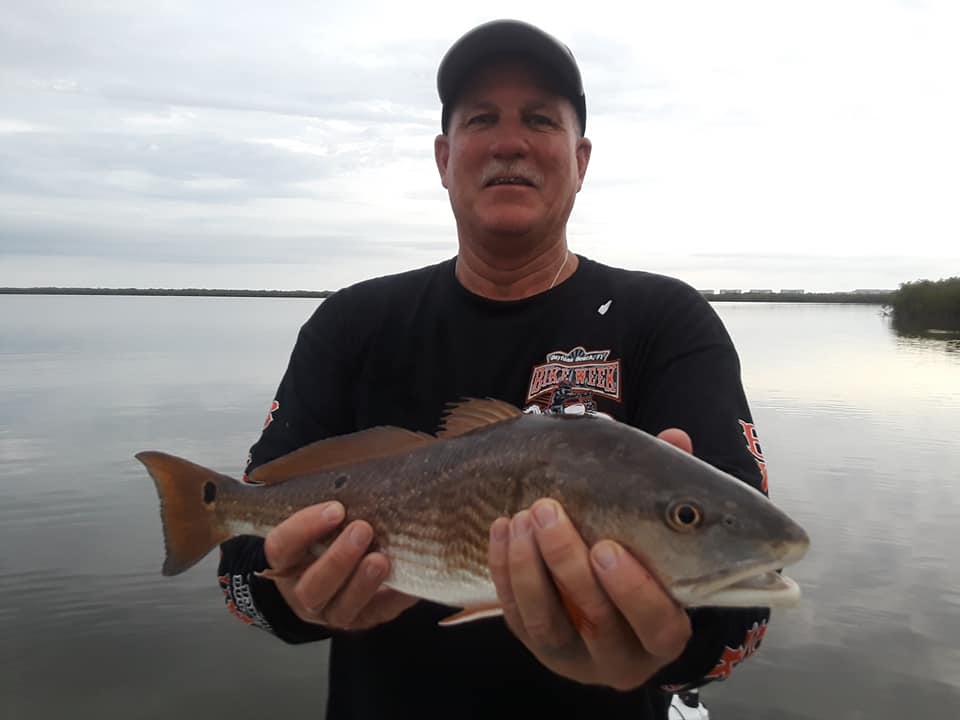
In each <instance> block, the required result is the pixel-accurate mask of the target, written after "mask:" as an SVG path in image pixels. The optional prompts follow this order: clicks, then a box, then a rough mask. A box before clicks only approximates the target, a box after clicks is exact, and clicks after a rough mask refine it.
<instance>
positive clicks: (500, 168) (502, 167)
mask: <svg viewBox="0 0 960 720" xmlns="http://www.w3.org/2000/svg"><path fill="white" fill-rule="evenodd" d="M503 177H522V178H524V179H525V180H528V181H529V182H530V183H532V184H533V185H534V186H535V187H540V186H541V185H542V184H543V174H542V173H540V172H539V171H538V170H537V169H536V168H535V167H532V166H531V165H530V164H528V163H526V162H523V161H513V162H502V161H494V162H492V163H491V164H489V165H487V167H485V168H484V169H483V174H482V175H481V176H480V184H481V185H483V186H486V185H487V184H488V183H489V182H491V181H492V180H495V179H496V178H503Z"/></svg>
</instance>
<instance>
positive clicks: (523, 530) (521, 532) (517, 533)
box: [510, 510, 530, 538]
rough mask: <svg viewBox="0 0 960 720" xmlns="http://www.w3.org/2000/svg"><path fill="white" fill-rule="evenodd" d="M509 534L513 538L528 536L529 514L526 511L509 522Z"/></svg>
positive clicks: (519, 513)
mask: <svg viewBox="0 0 960 720" xmlns="http://www.w3.org/2000/svg"><path fill="white" fill-rule="evenodd" d="M510 534H511V535H512V536H513V537H515V538H519V537H524V536H526V535H529V534H530V513H529V512H527V511H526V510H523V511H521V512H518V513H517V514H516V515H514V516H513V520H511V521H510Z"/></svg>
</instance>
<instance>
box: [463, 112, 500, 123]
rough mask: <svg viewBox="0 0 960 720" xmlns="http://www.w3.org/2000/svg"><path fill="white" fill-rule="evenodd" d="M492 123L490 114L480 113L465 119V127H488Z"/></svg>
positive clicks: (492, 117) (492, 118) (492, 119)
mask: <svg viewBox="0 0 960 720" xmlns="http://www.w3.org/2000/svg"><path fill="white" fill-rule="evenodd" d="M493 121H494V116H493V114H492V113H481V114H479V115H472V116H471V117H469V118H467V125H489V124H490V123H492V122H493Z"/></svg>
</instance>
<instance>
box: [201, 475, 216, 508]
mask: <svg viewBox="0 0 960 720" xmlns="http://www.w3.org/2000/svg"><path fill="white" fill-rule="evenodd" d="M216 499H217V486H216V485H214V484H213V483H212V482H210V481H209V480H208V481H207V482H205V483H204V484H203V504H204V505H213V502H214V500H216Z"/></svg>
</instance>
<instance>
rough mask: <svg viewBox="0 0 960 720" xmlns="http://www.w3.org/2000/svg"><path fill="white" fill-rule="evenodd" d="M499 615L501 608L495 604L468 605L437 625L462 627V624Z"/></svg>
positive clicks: (501, 613)
mask: <svg viewBox="0 0 960 720" xmlns="http://www.w3.org/2000/svg"><path fill="white" fill-rule="evenodd" d="M500 615H503V608H502V607H500V605H498V604H497V603H489V604H485V605H470V606H468V607H465V608H464V609H463V610H461V611H460V612H458V613H454V614H453V615H449V616H447V617H445V618H444V619H443V620H441V621H440V622H439V623H437V624H438V625H440V626H441V627H450V626H452V625H462V624H463V623H468V622H473V621H474V620H484V619H486V618H492V617H498V616H500Z"/></svg>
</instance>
